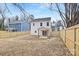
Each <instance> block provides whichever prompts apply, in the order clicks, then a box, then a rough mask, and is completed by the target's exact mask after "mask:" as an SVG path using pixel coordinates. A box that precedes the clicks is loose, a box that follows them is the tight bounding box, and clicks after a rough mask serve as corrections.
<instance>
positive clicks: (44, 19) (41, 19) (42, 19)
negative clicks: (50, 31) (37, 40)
mask: <svg viewBox="0 0 79 59" xmlns="http://www.w3.org/2000/svg"><path fill="white" fill-rule="evenodd" d="M36 21H51V17H46V18H38V19H34V20H32V21H31V22H36Z"/></svg>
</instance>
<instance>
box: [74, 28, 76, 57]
mask: <svg viewBox="0 0 79 59" xmlns="http://www.w3.org/2000/svg"><path fill="white" fill-rule="evenodd" d="M75 42H76V28H74V56H76V43H75Z"/></svg>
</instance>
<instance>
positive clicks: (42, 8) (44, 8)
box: [0, 3, 64, 21]
mask: <svg viewBox="0 0 79 59" xmlns="http://www.w3.org/2000/svg"><path fill="white" fill-rule="evenodd" d="M20 5H21V6H22V7H23V9H24V10H25V11H26V12H27V13H28V14H31V15H34V18H44V17H51V19H52V21H53V20H54V21H56V20H60V19H61V18H60V16H59V14H58V12H57V11H55V10H57V9H56V6H55V4H53V7H52V9H53V11H51V10H50V9H49V6H50V5H49V4H46V3H44V4H42V3H41V4H40V3H23V4H20ZM0 6H1V7H4V4H0ZM7 6H8V8H9V10H10V11H11V14H10V13H8V12H7V13H6V16H7V17H10V16H16V15H21V14H22V13H21V11H20V10H19V9H18V8H17V7H16V6H14V5H12V4H9V3H7ZM61 9H62V10H63V9H64V8H63V6H62V5H61ZM21 16H22V15H21Z"/></svg>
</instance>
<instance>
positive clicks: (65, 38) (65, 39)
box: [65, 29, 66, 44]
mask: <svg viewBox="0 0 79 59" xmlns="http://www.w3.org/2000/svg"><path fill="white" fill-rule="evenodd" d="M65 44H66V29H65Z"/></svg>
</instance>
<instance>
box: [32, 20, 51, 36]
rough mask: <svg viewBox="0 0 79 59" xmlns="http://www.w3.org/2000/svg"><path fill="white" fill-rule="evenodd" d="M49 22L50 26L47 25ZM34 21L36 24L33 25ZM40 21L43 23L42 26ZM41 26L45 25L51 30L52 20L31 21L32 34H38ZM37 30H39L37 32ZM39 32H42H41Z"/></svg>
mask: <svg viewBox="0 0 79 59" xmlns="http://www.w3.org/2000/svg"><path fill="white" fill-rule="evenodd" d="M47 22H49V26H47ZM33 23H34V26H33ZM40 23H42V26H40ZM41 27H45V28H48V29H50V30H51V21H43V22H41V21H39V22H31V35H38V29H39V28H41ZM35 31H37V32H36V33H35ZM39 34H41V33H40V32H39Z"/></svg>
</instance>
